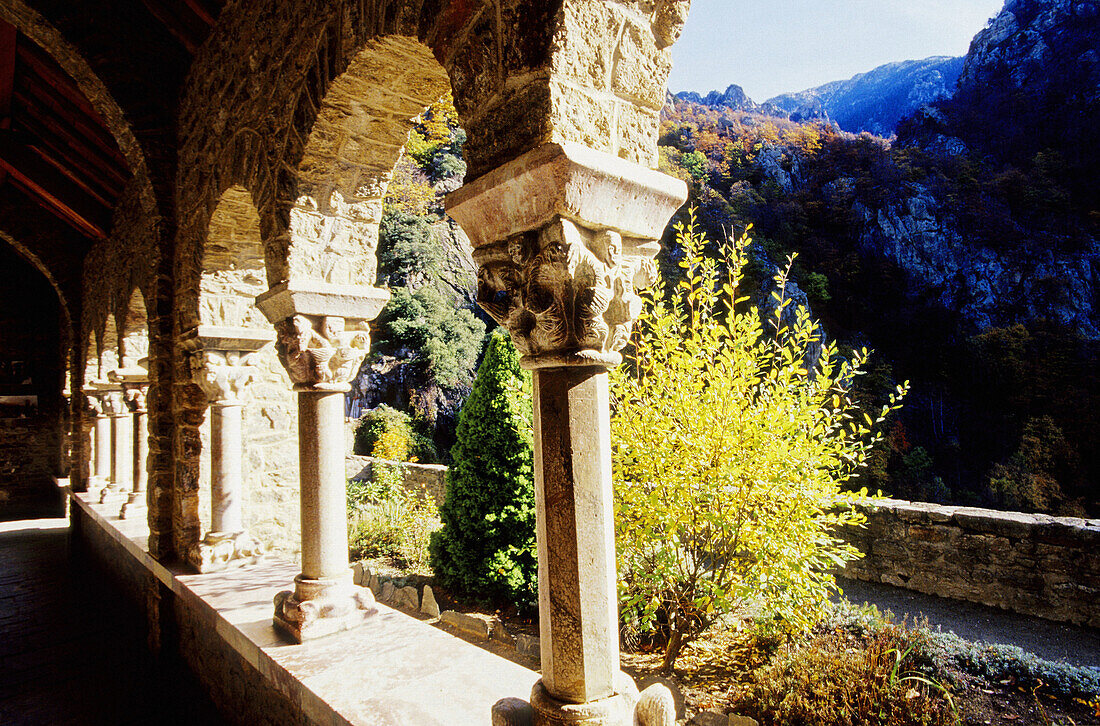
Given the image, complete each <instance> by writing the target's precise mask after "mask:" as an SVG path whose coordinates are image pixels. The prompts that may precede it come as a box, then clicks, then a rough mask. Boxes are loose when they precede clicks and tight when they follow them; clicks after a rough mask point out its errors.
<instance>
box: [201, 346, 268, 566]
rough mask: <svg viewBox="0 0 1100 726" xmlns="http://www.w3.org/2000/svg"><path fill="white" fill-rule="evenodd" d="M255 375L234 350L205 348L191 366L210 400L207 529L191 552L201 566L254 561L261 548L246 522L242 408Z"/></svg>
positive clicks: (229, 564)
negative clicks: (245, 524)
mask: <svg viewBox="0 0 1100 726" xmlns="http://www.w3.org/2000/svg"><path fill="white" fill-rule="evenodd" d="M195 360H199V359H198V358H197V357H196V359H195ZM254 375H255V368H254V367H253V366H252V365H250V363H249V361H248V359H247V358H246V357H242V356H241V354H240V352H238V351H225V352H223V351H213V350H208V351H205V352H203V353H202V356H201V362H199V363H198V364H197V365H196V367H195V369H194V378H193V380H194V381H195V383H197V384H198V385H199V386H200V387H201V388H202V389H203V392H204V393H205V394H206V396H207V399H208V400H209V402H210V505H211V506H210V509H211V513H210V531H209V532H207V534H206V536H205V537H204V538H203V539H202V541H201V542H199V543H197V544H196V545H195V546H194V547H193V548H192V550H191V553H190V555H189V560H190V561H191V564H193V565H194V566H195V567H197V568H198V570H199V571H200V572H215V571H218V570H224V569H225V568H227V567H230V566H236V565H242V564H249V563H253V562H256V561H257V560H258V559H259V558H260V557H261V556H262V554H263V547H262V546H261V545H260V544H259V543H258V542H257V541H256V540H254V539H253V538H252V537H251V536H250V535H249V534H248V533H247V532H246V531H245V527H244V506H243V505H244V501H243V500H244V438H243V435H242V428H243V420H244V416H243V411H244V404H245V397H246V393H247V387H248V384H249V383H250V382H251V381H252V379H253V377H254Z"/></svg>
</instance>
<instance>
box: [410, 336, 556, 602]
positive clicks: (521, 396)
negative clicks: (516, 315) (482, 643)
mask: <svg viewBox="0 0 1100 726" xmlns="http://www.w3.org/2000/svg"><path fill="white" fill-rule="evenodd" d="M531 423H532V411H531V375H530V374H529V373H527V372H526V371H524V370H523V369H522V368H520V365H519V355H518V354H517V353H516V350H515V347H514V346H513V345H512V341H511V340H510V339H509V338H508V335H507V333H506V332H505V331H504V330H502V329H498V330H497V331H496V332H495V333H494V334H493V335H492V336H491V337H490V338H489V344H488V348H487V350H486V353H485V359H484V360H483V361H482V363H481V366H480V368H478V372H477V380H476V381H475V382H474V387H473V390H472V391H471V392H470V397H469V398H468V399H467V400H466V405H465V406H464V407H463V408H462V411H461V413H460V414H459V418H458V430H457V432H456V436H457V442H456V443H455V445H454V447H453V448H452V449H451V456H452V458H453V460H454V463H453V464H452V465H451V467H450V469H449V470H448V472H447V496H446V500H445V501H444V503H443V506H442V507H440V516H441V518H442V520H443V529H441V530H440V531H439V532H437V533H436V534H434V535H433V536H432V543H431V564H432V569H433V570H434V571H435V574H436V576H437V577H438V578H439V579H440V581H441V582H442V583H443V584H444V586H446V587H448V588H451V589H453V590H456V591H458V592H462V593H466V594H469V595H471V596H473V597H475V598H478V599H481V600H485V601H507V602H511V603H516V604H518V605H521V606H531V605H533V604H534V602H535V600H536V597H537V585H536V576H537V574H538V559H537V554H536V549H535V493H534V478H533V477H534V468H533V467H534V462H533V454H532V445H533V438H532V436H533V435H532V431H531Z"/></svg>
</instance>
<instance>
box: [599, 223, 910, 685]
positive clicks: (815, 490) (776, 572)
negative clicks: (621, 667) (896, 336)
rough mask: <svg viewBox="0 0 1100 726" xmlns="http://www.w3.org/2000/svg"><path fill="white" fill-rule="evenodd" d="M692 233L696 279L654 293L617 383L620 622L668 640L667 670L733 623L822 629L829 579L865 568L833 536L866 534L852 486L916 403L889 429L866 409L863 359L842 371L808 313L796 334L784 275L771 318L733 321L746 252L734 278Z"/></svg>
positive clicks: (687, 240)
mask: <svg viewBox="0 0 1100 726" xmlns="http://www.w3.org/2000/svg"><path fill="white" fill-rule="evenodd" d="M679 231H680V235H679V240H678V242H679V246H680V248H681V249H682V250H683V251H684V256H683V258H682V260H681V262H680V265H681V266H682V267H683V269H684V279H683V281H682V282H680V283H679V285H678V286H677V288H676V289H675V290H670V291H669V293H670V296H669V297H670V301H666V300H665V299H664V291H663V290H662V289H660V286H658V288H657V290H656V291H655V292H654V293H652V294H651V295H650V296H649V298H648V304H647V305H646V307H645V310H644V311H643V313H642V315H641V317H640V318H639V320H638V322H637V325H636V331H635V337H634V340H633V342H634V348H633V352H632V353H631V354H630V355H629V356H628V361H627V364H626V365H624V366H623V367H622V368H621V369H620V370H618V371H616V372H614V373H613V374H612V392H613V395H614V397H615V399H616V400H617V402H618V408H617V410H616V413H615V416H614V417H613V419H612V449H613V452H614V458H613V461H614V476H615V527H616V540H617V545H618V552H619V577H620V580H621V582H620V598H621V605H622V607H621V610H622V616H623V618H624V619H625V621H626V627H627V628H628V629H632V630H636V631H642V632H647V631H648V632H657V633H658V635H659V636H660V639H661V640H663V641H664V643H665V667H666V668H671V667H672V665H673V663H674V662H675V659H676V657H677V654H678V653H679V651H680V648H681V647H682V645H683V644H684V643H686V642H687V641H690V640H691V639H693V638H695V637H697V636H698V635H699V634H701V633H702V632H704V631H705V630H706V629H707V628H708V627H710V625H712V624H713V623H715V622H716V621H717V620H718V619H719V618H720V617H722V616H723V615H724V614H726V613H741V614H745V613H747V612H749V611H751V610H754V609H757V608H760V607H766V608H770V609H773V610H774V611H775V612H777V613H778V614H780V615H781V616H783V617H784V618H785V619H786V620H788V621H789V622H791V623H792V624H794V625H795V626H800V627H806V626H809V625H812V624H813V623H814V622H815V621H816V619H817V616H818V615H819V614H820V612H821V608H822V606H823V604H824V603H825V602H826V599H827V596H828V593H829V592H830V589H831V588H832V586H833V584H834V580H833V577H832V575H831V574H829V573H830V572H831V571H832V569H833V568H834V567H836V566H838V565H841V564H843V563H844V562H845V561H847V560H850V559H852V558H854V557H857V556H858V551H857V550H856V549H855V548H853V547H852V546H850V545H848V544H845V543H843V542H841V541H840V540H838V539H836V537H835V536H834V532H835V531H836V529H837V527H839V526H843V525H848V524H860V523H862V521H863V517H862V515H861V514H859V512H858V511H857V510H856V509H855V508H854V507H846V506H841V505H843V504H846V503H851V502H856V501H862V500H864V499H865V495H866V493H865V492H860V493H846V492H844V491H842V485H843V484H845V482H847V481H848V480H849V479H850V478H851V477H852V475H853V474H854V473H855V472H857V471H858V470H859V469H860V467H862V466H863V465H864V462H865V459H866V457H867V455H868V452H869V451H870V449H871V446H872V445H873V443H874V442H875V441H876V440H877V439H878V438H879V435H878V434H876V433H873V432H872V429H873V427H874V426H875V425H876V423H878V422H879V421H881V420H882V417H884V416H885V415H886V413H887V412H888V411H889V410H890V408H891V407H894V406H895V405H896V397H897V396H900V395H901V394H903V393H904V391H903V390H902V389H899V390H898V391H897V392H896V393H895V394H894V395H893V396H891V397H890V399H889V402H888V403H887V405H886V406H884V407H883V409H882V410H881V412H879V413H878V414H877V421H876V420H874V419H872V418H871V417H870V416H868V415H867V414H864V413H862V412H860V411H859V410H858V409H857V407H856V403H855V402H854V401H853V399H852V395H851V386H852V381H853V379H854V378H855V377H856V376H858V375H860V373H861V368H862V365H863V362H864V360H865V358H866V355H867V353H866V351H862V352H859V353H856V354H855V355H854V356H853V357H852V358H851V359H850V360H845V359H843V358H842V357H841V356H840V354H839V352H838V350H837V347H836V346H835V345H834V344H831V343H824V344H821V340H820V339H821V337H822V336H821V333H820V331H819V329H818V327H817V325H816V324H814V323H813V322H812V321H810V320H809V318H808V316H807V314H806V312H805V310H801V309H799V310H798V311H796V314H795V315H794V316H793V319H794V320H795V322H794V323H793V324H792V325H791V326H790V327H787V325H786V324H785V323H784V322H783V321H784V320H786V319H789V318H791V316H790V315H785V314H784V311H785V310H786V309H787V308H788V306H789V303H790V301H789V299H784V296H783V294H782V293H783V290H784V285H785V279H784V278H783V277H782V276H780V277H779V278H777V283H778V289H779V292H778V293H777V294H776V300H777V304H776V306H775V307H776V311H775V314H774V316H772V317H771V319H770V320H769V321H764V320H762V319H761V316H760V313H759V312H758V311H757V309H756V308H751V309H749V310H741V311H737V312H734V309H735V307H736V305H737V304H743V303H744V301H743V300H739V299H738V290H737V288H738V283H739V281H740V279H741V269H742V267H743V266H744V264H745V248H746V246H747V244H748V241H747V240H746V239H745V238H742V239H741V240H739V241H737V242H733V243H727V244H724V245H721V246H720V249H721V253H722V255H723V256H724V259H723V260H722V261H721V262H722V263H723V265H724V269H726V270H728V271H729V275H728V277H727V278H725V279H721V278H720V277H719V269H720V267H719V263H718V262H716V261H715V260H713V259H709V258H707V257H706V256H704V254H703V250H704V249H705V247H706V246H707V242H706V240H705V239H704V238H703V237H702V236H701V235H699V234H698V233H696V231H695V230H694V228H693V227H691V226H689V227H687V228H683V227H681V228H680V230H679ZM788 312H789V311H788ZM819 344H821V353H820V355H819V357H818V359H817V360H807V357H808V351H809V350H810V349H811V348H815V347H816V346H817V345H819Z"/></svg>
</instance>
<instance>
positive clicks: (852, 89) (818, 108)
mask: <svg viewBox="0 0 1100 726" xmlns="http://www.w3.org/2000/svg"><path fill="white" fill-rule="evenodd" d="M962 66H963V59H962V58H951V57H946V56H935V57H932V58H925V59H924V60H910V61H901V62H899V63H888V64H886V65H883V66H879V67H878V68H875V69H874V70H871V71H868V72H867V73H860V74H859V75H856V76H853V77H852V78H849V79H848V80H846V81H834V82H832V83H826V84H825V85H823V86H817V87H816V88H809V89H807V90H805V91H800V92H798V93H785V94H783V95H780V96H776V97H775V98H771V99H769V100H768V101H766V102H765V103H764V108H768V109H773V110H775V111H773V113H774V112H778V114H782V115H786V117H787V118H789V119H790V120H791V121H804V120H810V119H819V118H828V119H831V120H833V121H835V122H836V124H837V125H838V126H839V127H840V128H841V129H842V130H844V131H848V132H851V133H859V132H861V131H868V132H870V133H872V134H875V135H877V136H883V137H888V136H892V135H893V134H894V130H895V129H896V128H897V125H898V121H900V120H901V119H902V118H904V117H905V116H908V115H909V114H911V113H913V112H914V111H916V110H917V109H919V108H920V107H921V106H924V105H926V104H929V103H932V102H933V101H937V100H939V99H941V98H947V97H949V96H951V95H952V93H954V90H955V83H956V81H957V80H958V77H959V72H960V71H961V70H962Z"/></svg>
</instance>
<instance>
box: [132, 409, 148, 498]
mask: <svg viewBox="0 0 1100 726" xmlns="http://www.w3.org/2000/svg"><path fill="white" fill-rule="evenodd" d="M148 484H149V412H148V411H145V410H138V411H135V412H134V491H135V492H144V491H145V490H146V488H147V487H148Z"/></svg>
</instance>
